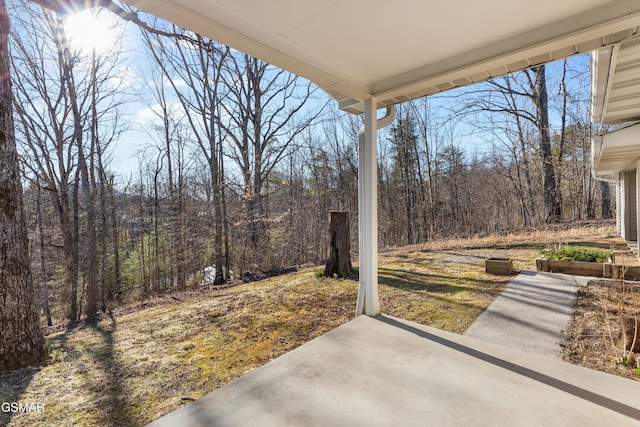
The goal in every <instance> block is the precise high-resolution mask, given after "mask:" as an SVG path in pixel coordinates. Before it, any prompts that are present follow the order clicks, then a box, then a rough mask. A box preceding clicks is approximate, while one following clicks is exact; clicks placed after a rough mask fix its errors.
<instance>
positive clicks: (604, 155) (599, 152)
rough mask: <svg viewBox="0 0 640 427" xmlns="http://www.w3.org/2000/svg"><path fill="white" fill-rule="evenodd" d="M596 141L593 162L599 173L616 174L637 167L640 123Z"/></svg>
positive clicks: (639, 150)
mask: <svg viewBox="0 0 640 427" xmlns="http://www.w3.org/2000/svg"><path fill="white" fill-rule="evenodd" d="M594 141H595V142H596V144H594V145H593V147H594V151H595V152H594V153H593V161H594V163H593V164H594V167H595V169H596V170H595V172H596V174H598V175H614V174H618V173H619V172H622V171H625V170H629V169H630V168H635V166H636V164H637V161H638V159H640V125H634V126H629V127H626V128H623V129H619V130H617V131H615V132H611V133H608V134H606V135H602V136H601V137H598V139H597V140H596V139H595V138H594Z"/></svg>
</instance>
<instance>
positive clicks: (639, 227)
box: [625, 160, 640, 256]
mask: <svg viewBox="0 0 640 427" xmlns="http://www.w3.org/2000/svg"><path fill="white" fill-rule="evenodd" d="M632 179H635V180H636V189H635V190H636V194H635V197H636V247H637V248H638V256H640V160H638V161H637V162H636V170H635V176H634V177H633V178H632ZM625 191H626V188H625Z"/></svg>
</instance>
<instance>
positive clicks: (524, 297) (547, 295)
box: [465, 271, 584, 360]
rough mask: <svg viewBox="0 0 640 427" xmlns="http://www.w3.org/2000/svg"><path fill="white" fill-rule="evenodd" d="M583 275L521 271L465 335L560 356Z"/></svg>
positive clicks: (537, 352)
mask: <svg viewBox="0 0 640 427" xmlns="http://www.w3.org/2000/svg"><path fill="white" fill-rule="evenodd" d="M583 282H584V280H583V278H579V279H576V278H575V277H574V276H569V275H565V274H553V273H542V272H535V271H522V272H521V273H520V274H518V275H517V276H516V277H515V278H514V279H513V281H512V282H511V283H510V284H509V285H508V286H507V287H506V288H505V290H504V291H503V292H502V293H501V294H500V295H499V296H498V297H497V298H496V299H495V300H494V301H493V303H492V304H491V305H490V306H489V307H488V308H487V309H486V310H485V311H484V312H483V313H482V314H481V315H480V316H479V317H478V319H477V320H476V321H475V322H474V323H473V324H472V325H471V326H470V327H469V329H467V331H466V332H465V335H467V336H470V337H475V338H479V339H482V340H484V341H489V342H492V343H495V344H501V345H506V346H510V347H512V348H516V349H519V350H522V351H526V352H528V353H535V354H540V355H543V356H547V357H552V358H555V359H558V360H561V359H562V348H561V347H560V343H562V342H564V340H565V331H566V330H567V328H568V327H569V324H570V322H571V318H572V316H573V313H574V311H575V307H576V299H577V297H578V286H580V285H582V286H584V283H583Z"/></svg>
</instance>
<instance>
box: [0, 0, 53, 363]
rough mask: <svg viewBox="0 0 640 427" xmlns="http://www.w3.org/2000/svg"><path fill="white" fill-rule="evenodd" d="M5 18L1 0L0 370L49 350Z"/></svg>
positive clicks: (30, 360)
mask: <svg viewBox="0 0 640 427" xmlns="http://www.w3.org/2000/svg"><path fill="white" fill-rule="evenodd" d="M8 36H9V16H8V15H7V8H6V4H5V0H0V325H1V333H0V372H6V371H10V370H13V369H17V368H21V367H24V366H28V365H31V364H36V363H40V362H42V361H43V360H44V359H45V357H46V355H47V350H46V348H45V346H44V337H43V335H42V331H41V330H40V322H39V319H38V311H37V309H36V303H35V298H34V295H35V293H34V289H33V281H32V278H31V266H30V263H29V261H30V258H29V247H28V240H27V224H26V220H25V216H24V206H23V202H22V185H21V183H20V169H19V167H18V155H17V153H16V140H15V134H14V128H13V108H12V105H11V103H12V102H13V95H12V93H11V77H10V69H9V45H8Z"/></svg>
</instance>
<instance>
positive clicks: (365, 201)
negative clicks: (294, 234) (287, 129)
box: [358, 98, 380, 316]
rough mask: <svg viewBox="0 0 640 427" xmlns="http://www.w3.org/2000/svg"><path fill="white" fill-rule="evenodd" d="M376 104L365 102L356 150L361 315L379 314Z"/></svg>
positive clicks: (372, 100) (369, 101) (370, 100)
mask: <svg viewBox="0 0 640 427" xmlns="http://www.w3.org/2000/svg"><path fill="white" fill-rule="evenodd" d="M376 112H377V103H376V99H375V98H370V99H367V100H365V101H364V138H361V141H360V145H361V146H360V147H359V148H360V152H359V153H358V166H359V170H358V229H359V239H360V247H359V256H360V289H363V288H364V314H366V315H367V316H377V315H378V314H380V299H379V298H378V145H377V143H378V141H377V130H378V129H377V128H378V124H377V116H376Z"/></svg>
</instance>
